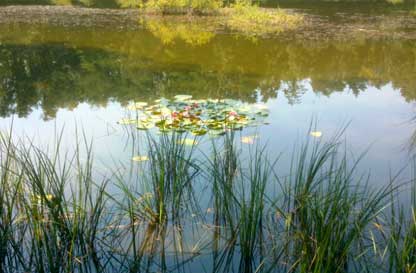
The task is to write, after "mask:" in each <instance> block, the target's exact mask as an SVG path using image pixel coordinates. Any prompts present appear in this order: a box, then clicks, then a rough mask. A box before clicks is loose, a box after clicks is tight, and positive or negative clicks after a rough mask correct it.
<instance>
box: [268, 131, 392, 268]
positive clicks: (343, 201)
mask: <svg viewBox="0 0 416 273" xmlns="http://www.w3.org/2000/svg"><path fill="white" fill-rule="evenodd" d="M310 145H311V144H309V143H308V142H307V143H306V144H305V145H304V146H303V148H301V151H300V154H299V156H298V159H297V160H295V161H294V164H292V166H293V167H292V171H291V174H290V175H289V176H288V177H287V178H285V179H284V181H280V179H279V181H280V182H279V183H278V184H279V185H282V186H281V192H282V196H281V197H280V198H279V199H277V200H276V201H275V202H274V203H275V204H276V205H275V211H276V218H277V219H276V220H275V221H273V222H274V225H273V226H274V228H272V230H274V231H271V232H270V234H271V236H272V237H274V240H275V244H274V249H273V253H274V255H273V257H272V258H271V259H272V260H273V259H275V263H278V264H287V265H288V266H287V267H286V270H289V271H299V272H350V271H353V268H360V266H364V267H366V266H367V264H366V263H365V262H363V260H364V256H365V254H366V253H367V252H368V251H369V249H370V246H371V245H372V244H371V240H369V239H368V237H369V231H370V230H371V229H372V228H373V223H374V221H375V219H376V217H377V216H379V215H380V213H381V211H382V210H383V209H384V207H385V206H386V204H387V203H388V196H389V193H390V190H389V188H388V187H381V189H379V190H375V189H372V188H370V187H368V186H367V178H365V179H364V178H361V176H358V175H357V174H355V169H356V166H357V164H358V162H356V163H354V164H353V165H352V166H351V167H348V161H347V158H346V156H345V155H344V156H343V157H341V158H339V154H340V153H339V151H338V149H339V148H338V147H339V144H337V141H336V139H335V140H334V141H331V142H329V143H320V142H318V143H315V144H313V145H312V147H311V146H310ZM279 234H280V236H279ZM282 236H283V238H282ZM281 259H283V261H282V260H281ZM279 260H280V262H279Z"/></svg>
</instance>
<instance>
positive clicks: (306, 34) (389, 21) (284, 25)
mask: <svg viewBox="0 0 416 273" xmlns="http://www.w3.org/2000/svg"><path fill="white" fill-rule="evenodd" d="M231 10H232V11H231ZM183 12H185V11H183ZM25 24H27V25H30V27H31V28H33V27H34V26H50V27H63V28H64V29H65V30H66V31H71V30H72V29H74V30H75V31H79V30H80V28H82V30H84V31H85V30H88V29H90V28H94V29H100V30H106V31H109V32H111V33H113V32H114V31H117V32H120V31H137V30H140V29H143V28H144V29H146V30H149V31H150V32H152V33H153V34H154V35H155V36H156V37H160V38H161V39H162V40H163V41H167V43H169V42H170V41H172V39H175V38H179V39H184V40H185V41H186V40H187V39H189V40H190V42H191V44H193V43H194V42H195V45H200V44H204V43H206V42H207V41H210V39H211V38H212V37H214V36H215V35H217V34H222V33H232V34H234V35H236V36H237V37H238V36H241V37H248V38H257V37H259V38H260V37H261V38H263V37H264V38H268V37H269V38H273V37H279V38H280V39H286V40H293V39H297V40H309V41H322V40H329V39H332V40H342V41H349V40H351V39H363V38H364V37H365V38H366V39H388V40H392V39H394V40H403V39H404V40H415V39H416V16H414V12H395V13H392V14H371V15H367V14H360V13H354V14H352V13H348V12H336V13H334V14H332V15H331V16H330V17H328V16H325V15H319V14H314V13H311V12H309V11H307V10H304V9H286V8H284V9H283V8H281V9H273V8H262V7H258V6H246V5H240V6H235V8H234V9H231V8H220V11H217V14H216V15H215V14H212V15H195V14H192V13H190V14H189V13H182V14H163V13H162V12H155V11H154V10H153V11H152V12H151V11H148V12H143V8H142V9H140V8H125V9H102V8H89V7H80V6H69V5H64V6H58V5H54V6H50V5H38V6H30V5H29V6H3V7H1V6H0V26H2V27H5V28H8V27H11V28H15V27H18V26H19V25H20V26H22V27H23V28H25V27H24V26H23V25H25ZM28 27H29V26H28ZM182 36H184V37H182Z"/></svg>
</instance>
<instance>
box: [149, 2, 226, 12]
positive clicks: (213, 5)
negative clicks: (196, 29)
mask: <svg viewBox="0 0 416 273" xmlns="http://www.w3.org/2000/svg"><path fill="white" fill-rule="evenodd" d="M222 5H223V1H222V0H149V1H147V2H145V3H144V8H145V9H147V10H148V11H152V12H156V13H161V14H213V13H215V12H217V11H218V9H220V8H221V7H222Z"/></svg>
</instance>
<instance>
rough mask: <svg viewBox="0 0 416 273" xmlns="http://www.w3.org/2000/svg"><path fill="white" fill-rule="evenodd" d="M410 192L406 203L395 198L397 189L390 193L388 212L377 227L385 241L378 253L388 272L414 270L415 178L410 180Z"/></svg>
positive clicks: (405, 272) (415, 239)
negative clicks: (383, 259) (384, 245)
mask: <svg viewBox="0 0 416 273" xmlns="http://www.w3.org/2000/svg"><path fill="white" fill-rule="evenodd" d="M410 193H411V194H410V198H411V199H410V202H406V204H399V202H400V201H398V200H395V198H397V195H398V194H400V193H399V191H398V190H396V191H395V194H392V198H391V203H392V206H391V211H390V214H388V215H386V216H385V224H384V225H380V228H379V231H380V233H381V234H382V238H384V239H385V243H386V248H385V249H384V250H382V251H380V252H381V253H380V254H381V257H382V258H386V261H387V265H386V266H385V267H386V268H388V272H402V273H411V272H416V180H414V181H413V182H412V185H411V187H410Z"/></svg>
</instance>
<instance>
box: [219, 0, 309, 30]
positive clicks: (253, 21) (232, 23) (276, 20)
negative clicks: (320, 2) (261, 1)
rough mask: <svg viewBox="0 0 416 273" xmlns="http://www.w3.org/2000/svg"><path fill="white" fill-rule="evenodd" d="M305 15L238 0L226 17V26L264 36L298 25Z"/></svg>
mask: <svg viewBox="0 0 416 273" xmlns="http://www.w3.org/2000/svg"><path fill="white" fill-rule="evenodd" d="M302 21H303V16H302V15H299V14H290V13H288V12H286V11H284V10H281V9H277V10H276V9H264V8H260V7H258V6H256V5H254V4H252V3H251V1H244V0H243V1H237V3H236V4H234V5H233V6H232V8H231V10H230V14H229V16H228V18H226V26H227V27H228V28H230V29H231V30H234V31H238V32H242V33H245V34H250V35H254V36H263V35H269V34H277V33H280V32H282V31H285V30H290V29H294V28H296V27H298V26H299V25H300V24H301V23H302Z"/></svg>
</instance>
